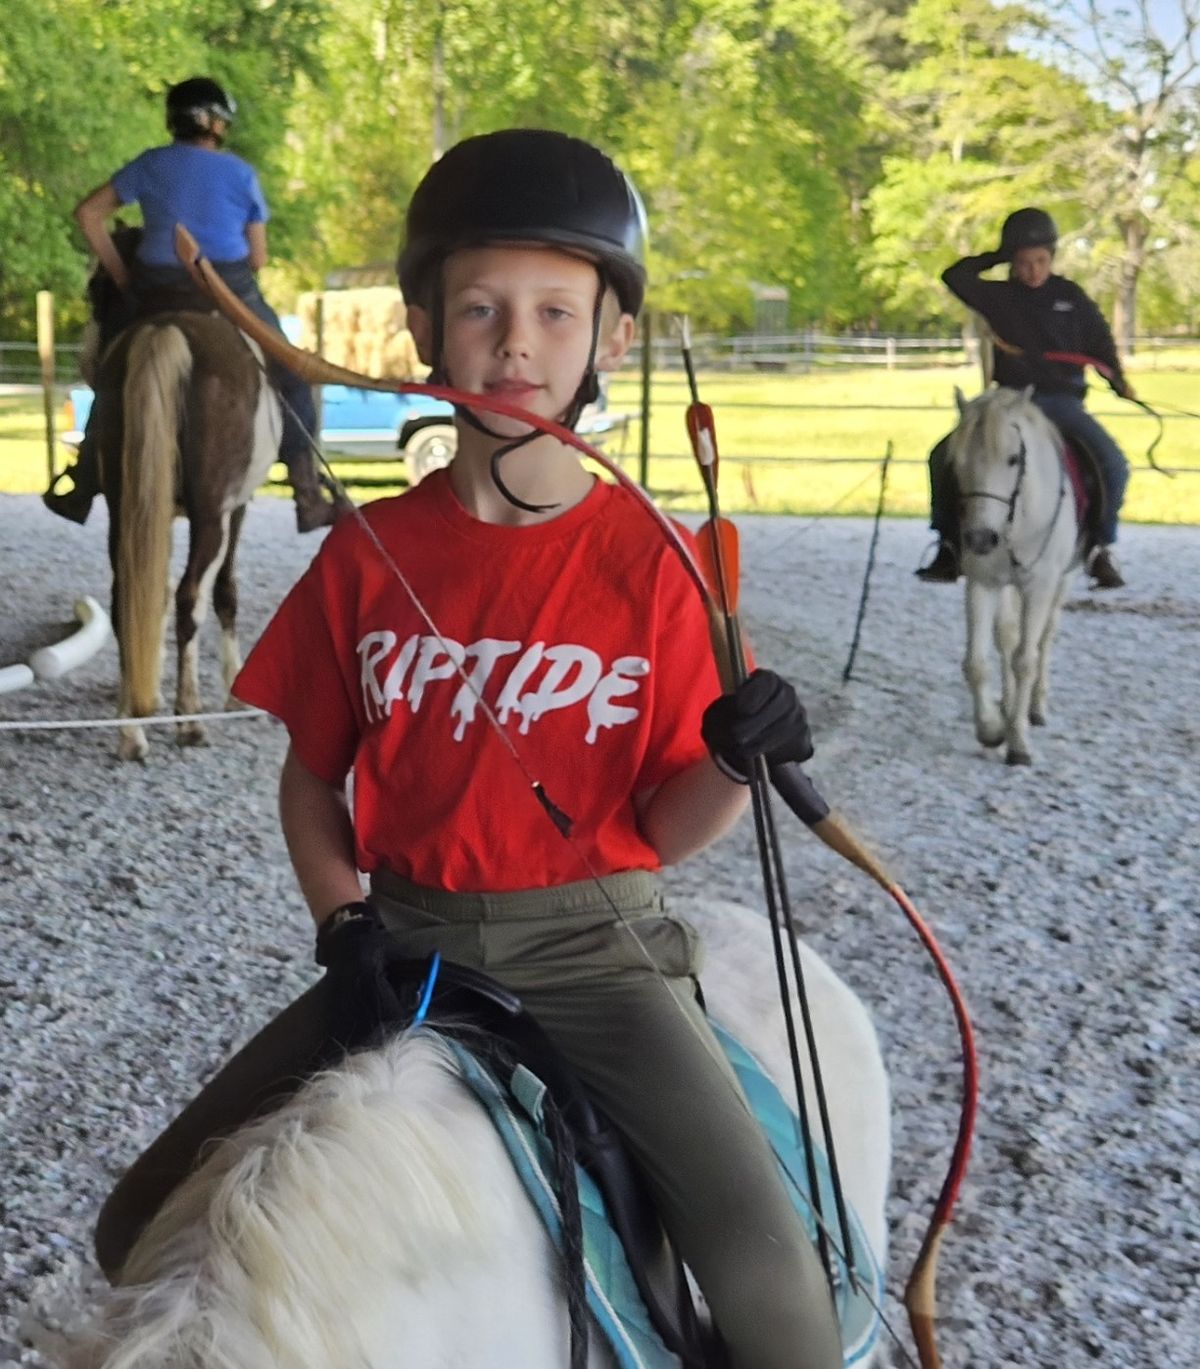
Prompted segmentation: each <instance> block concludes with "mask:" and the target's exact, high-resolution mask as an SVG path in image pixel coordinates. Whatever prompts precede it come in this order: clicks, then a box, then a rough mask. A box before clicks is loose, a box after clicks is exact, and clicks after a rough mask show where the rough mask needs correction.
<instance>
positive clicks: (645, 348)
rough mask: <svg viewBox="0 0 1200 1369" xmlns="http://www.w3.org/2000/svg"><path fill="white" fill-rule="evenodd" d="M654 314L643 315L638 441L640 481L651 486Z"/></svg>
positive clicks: (647, 486)
mask: <svg viewBox="0 0 1200 1369" xmlns="http://www.w3.org/2000/svg"><path fill="white" fill-rule="evenodd" d="M653 353H654V315H653V314H652V313H651V312H650V310H649V309H647V310H646V311H645V313H644V314H643V315H642V431H641V434H640V438H639V443H638V483H639V484H640V485H641V486H642V488H643V489H649V488H650V377H651V375H652V374H653V371H654V356H653Z"/></svg>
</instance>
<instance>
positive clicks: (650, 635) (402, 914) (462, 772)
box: [234, 129, 842, 1369]
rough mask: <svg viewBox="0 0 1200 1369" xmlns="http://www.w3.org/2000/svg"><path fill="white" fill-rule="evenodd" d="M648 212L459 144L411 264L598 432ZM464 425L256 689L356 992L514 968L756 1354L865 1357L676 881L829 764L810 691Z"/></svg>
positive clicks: (497, 349)
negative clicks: (722, 649) (599, 401)
mask: <svg viewBox="0 0 1200 1369" xmlns="http://www.w3.org/2000/svg"><path fill="white" fill-rule="evenodd" d="M644 235H645V219H644V211H643V208H642V205H641V201H640V199H639V198H638V195H637V193H636V191H635V190H634V188H633V186H632V185H631V183H630V182H629V181H628V180H627V179H626V177H625V176H624V175H623V174H622V173H621V172H620V171H619V170H618V169H617V168H616V167H615V166H614V165H613V163H612V162H611V161H610V160H609V159H608V157H606V156H605V155H604V154H603V153H601V152H600V151H598V150H597V149H596V148H594V147H592V146H590V145H589V144H587V143H584V142H581V141H579V140H578V139H575V138H570V137H567V136H565V135H563V134H559V133H552V132H545V131H539V130H529V129H511V130H506V131H503V132H497V133H492V134H488V135H485V136H482V137H477V138H471V139H468V140H467V141H465V142H463V143H460V144H458V145H457V146H456V147H454V148H452V149H451V150H450V151H449V152H448V153H447V154H446V155H445V156H444V157H443V158H442V159H441V160H440V161H439V162H437V163H436V164H435V165H434V166H433V167H432V168H431V169H430V171H429V172H428V173H427V175H426V176H425V178H424V180H423V181H422V182H421V184H420V185H419V186H418V188H417V190H416V192H415V194H414V196H413V199H412V202H411V205H410V207H409V210H408V217H407V233H406V239H405V243H404V246H403V250H402V252H401V255H400V262H399V273H400V284H401V288H402V289H403V292H404V296H405V299H406V301H407V303H408V308H409V322H410V327H411V329H412V332H413V335H414V337H415V339H416V341H417V345H418V347H419V349H420V351H421V354H422V359H423V360H424V361H425V362H426V363H427V364H429V365H430V366H431V367H432V368H433V375H434V376H435V377H436V378H437V379H438V380H440V381H442V382H445V383H448V384H452V385H454V386H456V387H458V388H460V389H463V390H470V391H474V392H476V393H479V394H482V395H484V396H488V397H491V398H493V399H497V400H501V401H506V402H508V403H510V404H514V405H518V406H520V407H522V408H524V409H526V410H529V411H532V412H533V413H535V414H538V415H540V416H542V417H544V418H546V419H554V420H556V421H558V422H560V423H565V424H567V425H568V426H569V425H572V424H574V423H575V422H576V421H577V419H578V417H579V413H580V410H581V409H582V408H583V406H584V405H585V404H586V403H588V402H589V401H590V400H591V399H592V398H594V396H595V393H596V386H597V378H598V373H600V372H602V371H608V370H612V369H613V368H614V367H616V366H617V365H618V364H619V363H620V361H621V359H622V358H623V357H624V355H625V353H626V351H627V349H628V348H629V346H630V343H631V341H632V339H633V336H634V329H635V323H634V320H635V317H636V315H637V313H638V311H639V309H640V308H641V304H642V298H643V293H644V286H645V272H644V267H643V251H644ZM456 422H457V427H458V449H457V455H456V456H455V458H454V460H453V462H452V463H451V465H450V466H449V467H448V468H447V469H445V470H440V471H435V472H434V473H433V474H432V475H430V476H429V477H427V478H426V479H425V480H424V481H422V483H421V484H420V485H418V486H416V487H415V488H413V489H411V490H409V491H408V492H406V493H405V494H402V495H401V496H399V497H398V498H393V499H384V500H380V501H378V502H376V503H374V504H372V505H369V506H367V507H366V508H365V509H363V510H362V515H363V518H362V520H360V519H358V518H348V519H344V520H342V521H341V522H340V523H339V524H338V525H337V526H336V527H335V528H334V529H333V531H332V532H331V533H330V535H329V538H328V539H327V541H326V542H325V544H324V546H323V547H322V548H321V550H320V551H319V552H318V554H317V557H316V558H315V560H314V562H313V564H312V566H311V567H310V568H309V570H308V571H307V572H306V573H305V575H304V576H303V577H302V578H301V580H300V581H299V582H298V584H297V585H296V586H295V587H294V588H293V590H292V591H291V593H290V594H289V596H288V597H287V599H285V601H284V603H283V605H282V606H281V608H280V609H279V611H278V613H277V614H276V616H275V618H274V620H273V621H272V623H271V624H270V626H269V627H268V628H267V631H266V633H265V634H264V636H263V638H262V640H261V641H260V642H259V644H258V646H257V647H256V648H255V650H254V651H253V652H252V654H251V656H250V658H249V660H248V662H247V663H246V666H245V668H244V669H243V671H242V673H241V675H240V676H239V677H238V680H237V682H236V683H235V686H234V689H235V693H236V694H237V696H238V697H239V698H241V699H243V700H244V701H245V702H247V703H251V704H257V705H261V706H262V707H264V708H266V709H268V710H269V711H271V712H272V713H274V714H275V715H276V716H278V717H279V718H281V719H282V720H283V722H284V723H285V724H286V725H287V728H288V732H289V735H290V742H291V745H290V747H289V750H288V753H287V757H286V759H285V761H284V766H283V772H282V778H281V784H280V809H281V816H282V823H283V830H284V834H285V837H286V839H287V843H288V849H289V851H290V854H291V858H292V863H293V865H294V867H295V870H296V875H297V878H298V881H299V883H300V887H301V890H302V892H303V894H304V896H305V899H306V901H307V902H308V904H309V907H310V909H311V911H312V914H313V917H314V920H315V922H316V924H317V958H318V961H319V962H320V963H321V964H322V965H325V966H327V967H328V974H327V978H326V981H325V982H326V983H327V984H330V985H331V986H332V985H333V984H334V983H337V984H340V985H346V984H350V985H353V984H355V983H359V982H362V979H361V976H364V975H365V976H370V975H372V974H374V973H375V969H374V968H373V967H377V966H378V962H379V959H380V957H383V958H386V957H387V956H388V955H391V954H393V953H397V954H402V955H403V956H406V957H427V956H429V955H430V954H431V953H432V952H433V951H435V950H437V951H440V952H442V953H443V954H444V955H445V956H446V957H447V958H449V959H451V960H455V961H459V962H465V963H466V964H467V965H469V966H473V967H476V968H486V970H487V972H488V973H489V974H490V975H492V976H493V977H494V978H496V979H498V980H499V981H500V982H501V983H502V984H503V985H505V986H506V987H507V988H509V989H511V990H513V991H514V992H516V993H518V994H519V995H520V996H521V998H522V1000H523V1002H524V1004H525V1006H526V1008H527V1009H529V1010H530V1012H531V1013H532V1015H533V1017H534V1018H535V1019H536V1020H537V1021H538V1022H539V1023H540V1024H541V1026H542V1028H543V1029H544V1030H545V1031H546V1032H547V1033H548V1035H549V1036H550V1038H551V1039H552V1040H553V1041H554V1043H555V1044H556V1045H557V1046H558V1048H559V1049H560V1050H561V1051H562V1053H563V1054H564V1055H565V1056H566V1057H567V1059H568V1060H569V1061H570V1062H571V1063H572V1064H573V1065H574V1067H575V1069H576V1071H577V1072H578V1074H579V1075H580V1076H581V1078H582V1079H583V1081H584V1083H585V1084H586V1085H587V1087H588V1088H589V1089H590V1091H591V1093H592V1096H593V1098H594V1099H595V1101H596V1102H597V1103H598V1104H599V1105H600V1106H601V1108H603V1110H604V1111H605V1112H606V1113H607V1114H608V1116H609V1117H610V1118H611V1119H612V1120H613V1121H614V1122H615V1124H616V1125H617V1126H618V1127H619V1128H620V1130H621V1131H622V1132H623V1134H624V1136H625V1138H626V1140H627V1142H628V1144H629V1146H630V1147H631V1149H632V1151H633V1152H634V1154H635V1156H636V1158H637V1160H638V1162H639V1163H640V1165H641V1167H642V1169H643V1171H644V1173H645V1174H646V1176H647V1178H648V1180H649V1183H650V1187H651V1189H652V1191H653V1194H654V1196H655V1199H656V1201H657V1203H658V1206H659V1208H660V1212H661V1215H662V1217H663V1220H664V1223H665V1225H666V1227H667V1229H668V1231H669V1233H670V1235H671V1237H672V1238H673V1240H674V1242H675V1245H676V1247H677V1249H678V1251H679V1253H680V1255H681V1256H682V1258H683V1259H684V1260H685V1261H686V1262H687V1264H688V1265H689V1267H690V1268H691V1269H692V1271H693V1272H694V1274H695V1276H696V1278H697V1281H698V1282H699V1284H700V1287H701V1289H702V1290H703V1292H704V1294H705V1297H706V1299H707V1301H708V1304H709V1306H710V1308H711V1310H712V1313H713V1317H714V1321H715V1323H716V1325H717V1327H718V1329H719V1331H720V1333H721V1335H722V1337H723V1338H724V1341H725V1343H726V1345H727V1346H728V1349H729V1353H730V1356H731V1362H732V1364H733V1366H735V1369H776V1367H777V1369H833V1366H837V1365H840V1364H841V1363H842V1353H841V1343H840V1337H839V1333H838V1328H837V1325H836V1321H835V1318H834V1315H833V1311H832V1305H831V1300H830V1296H829V1290H828V1287H827V1285H826V1283H825V1281H824V1278H823V1275H822V1273H821V1270H820V1267H819V1265H818V1262H817V1259H816V1257H815V1255H814V1252H813V1250H812V1248H811V1246H810V1243H809V1241H808V1238H807V1236H806V1235H805V1232H804V1228H803V1226H802V1224H801V1222H800V1220H799V1218H798V1217H797V1215H796V1213H795V1211H794V1209H793V1207H792V1204H791V1201H790V1200H789V1198H788V1195H787V1193H786V1191H785V1189H784V1187H783V1184H782V1182H781V1180H780V1176H779V1171H778V1167H777V1163H776V1160H775V1158H774V1156H773V1154H772V1152H771V1149H770V1147H769V1145H768V1144H767V1142H766V1140H765V1139H764V1137H763V1135H762V1133H761V1131H760V1129H759V1127H758V1125H757V1123H756V1121H755V1120H754V1118H753V1116H752V1114H751V1112H750V1110H749V1107H748V1105H747V1103H746V1101H745V1098H744V1096H743V1095H742V1093H741V1091H740V1089H739V1087H738V1085H737V1083H736V1082H735V1079H734V1077H733V1075H732V1073H731V1071H730V1069H729V1067H728V1065H727V1064H726V1062H725V1060H724V1058H723V1056H722V1053H721V1051H720V1049H719V1047H718V1046H717V1044H716V1041H715V1039H714V1037H713V1036H712V1034H711V1031H710V1029H709V1026H708V1024H707V1021H706V1019H705V1017H704V1014H703V1012H702V1010H701V1009H700V1007H699V1005H698V1004H697V1001H696V975H697V973H698V971H699V967H700V951H699V947H698V945H697V940H696V936H695V933H694V932H692V930H691V929H690V928H689V926H688V925H687V924H686V923H685V922H683V921H681V920H679V919H677V918H675V917H674V916H672V915H671V914H670V913H669V912H668V911H667V909H666V907H665V904H664V900H663V894H662V890H661V888H660V884H659V878H658V872H659V870H660V868H661V867H662V866H663V865H666V864H671V863H674V862H676V861H679V860H682V859H684V858H685V857H686V856H688V855H690V854H692V853H693V852H695V851H697V850H699V849H701V848H702V847H704V846H707V845H708V844H709V843H710V842H712V841H713V840H715V839H716V838H717V837H719V836H721V835H722V834H724V833H725V832H727V831H728V830H729V829H730V828H731V827H732V825H733V823H734V822H735V821H736V820H737V818H738V817H739V816H740V815H741V814H742V812H743V811H744V809H745V807H746V802H747V790H746V787H745V783H744V776H746V774H747V773H748V769H749V767H750V766H751V765H752V764H753V757H755V756H756V755H760V754H761V755H765V756H766V757H767V759H768V761H769V762H771V763H776V762H783V761H787V760H795V761H800V760H805V759H807V758H808V756H809V755H811V750H812V748H811V741H810V736H809V730H808V724H807V720H806V717H805V712H804V709H803V707H802V706H801V704H800V702H799V700H798V699H797V697H796V694H795V691H794V690H793V689H792V687H791V686H790V685H789V684H787V683H786V682H785V681H784V680H782V679H781V678H780V677H778V676H777V675H774V674H773V673H771V672H769V671H757V672H755V674H754V675H753V676H752V677H751V679H750V680H749V681H748V682H747V684H746V686H744V687H743V688H741V689H740V690H738V691H737V692H735V693H734V694H731V695H724V696H721V695H720V686H719V684H718V679H717V674H716V670H715V667H714V665H713V663H712V656H711V650H710V646H709V629H708V622H707V617H706V613H705V610H704V607H703V605H702V603H701V600H700V597H699V595H698V594H697V592H696V589H695V587H694V585H693V584H692V583H691V581H690V579H689V577H688V576H687V574H686V573H685V571H684V569H683V566H682V563H681V561H680V558H679V556H678V554H677V552H676V551H675V550H674V549H672V548H671V547H670V546H669V545H668V544H667V543H666V541H665V539H664V537H663V536H662V534H661V531H660V530H659V529H658V528H657V527H656V526H655V525H654V524H653V523H652V521H651V519H650V518H649V516H648V514H647V512H646V511H645V509H644V508H642V507H640V506H639V504H638V503H637V501H636V500H634V499H633V497H632V496H631V495H630V494H629V493H628V492H627V491H625V490H623V489H621V488H620V487H619V486H616V485H610V484H607V483H604V482H602V481H599V480H597V479H596V478H595V477H594V476H592V475H591V474H589V473H588V472H587V471H586V470H585V469H584V468H583V467H582V466H581V464H580V462H579V458H578V456H577V455H576V454H575V452H574V451H573V450H572V449H571V448H569V447H567V446H565V445H563V444H561V443H560V442H558V441H557V440H556V439H555V438H553V437H551V436H549V435H547V434H544V433H542V432H540V431H539V430H537V429H533V428H531V427H529V425H527V424H525V423H523V422H521V421H519V420H517V419H514V418H510V417H502V416H497V415H494V414H487V413H484V414H476V413H475V412H472V411H468V410H467V409H460V410H459V412H458V416H457V420H456ZM368 529H369V531H368ZM684 535H685V536H686V535H687V534H684ZM435 624H436V626H434V625H435ZM514 750H515V752H516V754H515V755H514V754H513V753H514ZM351 773H353V781H354V789H353V793H354V800H353V810H352V811H351V808H350V807H349V805H348V801H347V790H346V784H347V778H348V776H349V775H350V774H351ZM542 782H544V783H545V790H544V791H543V790H542V788H541V784H542ZM551 796H552V799H553V802H551ZM555 805H561V808H563V809H566V810H567V812H569V814H570V819H569V824H570V827H569V835H568V834H567V825H568V820H567V819H566V818H565V815H564V814H563V813H562V812H561V811H560V809H559V808H557V807H555ZM360 870H362V871H365V872H367V873H368V875H369V879H370V893H369V901H364V900H363V894H362V888H361V884H360V875H359V871H360ZM330 992H331V994H332V992H333V989H332V987H331V989H330ZM351 992H353V991H352V990H351Z"/></svg>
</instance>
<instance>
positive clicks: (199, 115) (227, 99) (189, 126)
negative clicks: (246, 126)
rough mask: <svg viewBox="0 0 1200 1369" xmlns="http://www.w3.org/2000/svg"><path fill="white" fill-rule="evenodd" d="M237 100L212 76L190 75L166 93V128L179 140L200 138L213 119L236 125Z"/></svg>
mask: <svg viewBox="0 0 1200 1369" xmlns="http://www.w3.org/2000/svg"><path fill="white" fill-rule="evenodd" d="M236 113H237V101H236V100H235V99H234V98H233V96H232V95H230V94H229V93H228V92H227V91H226V90H225V89H224V88H223V87H222V86H219V85H218V84H217V82H216V81H214V80H213V79H212V78H211V77H210V76H191V77H189V78H188V79H187V80H186V81H180V82H179V84H178V85H174V86H171V88H170V89H169V90H168V91H167V129H168V130H169V131H170V133H171V134H172V135H173V136H174V137H176V138H199V137H202V136H203V135H204V134H206V133H211V132H212V131H213V128H212V126H213V120H214V119H222V120H223V121H224V122H225V123H227V124H231V123H233V118H234V115H235V114H236Z"/></svg>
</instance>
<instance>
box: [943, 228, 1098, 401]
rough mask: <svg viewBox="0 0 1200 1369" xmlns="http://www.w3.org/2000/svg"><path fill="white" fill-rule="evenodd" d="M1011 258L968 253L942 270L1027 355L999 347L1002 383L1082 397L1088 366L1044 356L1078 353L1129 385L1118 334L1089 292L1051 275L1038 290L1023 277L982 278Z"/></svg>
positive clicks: (967, 301) (952, 285)
mask: <svg viewBox="0 0 1200 1369" xmlns="http://www.w3.org/2000/svg"><path fill="white" fill-rule="evenodd" d="M1006 260H1007V258H1006V257H1003V256H1001V255H1000V253H999V252H985V253H984V254H983V255H982V256H980V257H964V258H963V259H962V260H961V261H956V262H955V263H954V265H953V266H951V267H948V268H947V269H946V270H945V271H943V272H942V280H943V281H944V282H945V284H946V286H947V288H948V289H950V290H951V291H952V292H953V293H954V294H955V295H957V296H958V298H959V299H960V300H962V302H963V303H964V304H967V305H969V306H970V307H971V308H972V309H974V310H976V311H977V312H978V313H980V314H982V315H983V317H984V318H985V319H986V320H987V321H988V323H989V324H990V326H991V329H992V332H993V333H995V334H996V336H997V337H998V338H1000V339H1001V340H1002V341H1003V342H1008V343H1011V344H1012V345H1013V346H1014V347H1020V348H1021V350H1022V351H1023V352H1025V353H1026V355H1025V356H1019V357H1013V356H1009V355H1008V354H1007V353H1005V352H1002V351H1001V350H1000V348H999V347H997V348H996V353H995V372H994V374H995V380H996V383H997V384H998V385H1006V386H1009V387H1011V388H1012V389H1014V390H1021V389H1024V387H1025V386H1026V385H1035V386H1036V387H1037V388H1038V389H1039V390H1043V391H1046V392H1047V393H1051V394H1057V393H1062V392H1063V391H1067V392H1069V393H1071V394H1077V395H1082V394H1084V393H1085V391H1086V390H1087V384H1086V382H1085V380H1084V375H1083V367H1082V366H1072V365H1068V364H1066V363H1065V362H1057V361H1041V360H1039V358H1040V357H1041V355H1042V353H1044V352H1078V353H1082V354H1083V355H1085V356H1089V357H1095V358H1096V360H1097V361H1102V362H1103V363H1104V364H1105V365H1106V366H1108V367H1109V368H1110V369H1111V370H1112V373H1113V379H1112V381H1110V382H1109V383H1110V384H1112V385H1113V388H1114V389H1116V388H1117V387H1118V386H1120V385H1123V384H1124V376H1123V375H1122V372H1121V363H1120V361H1119V360H1118V359H1117V348H1116V344H1115V343H1114V342H1113V335H1112V333H1111V332H1110V331H1109V327H1108V324H1107V323H1105V321H1104V316H1103V315H1102V314H1101V313H1100V310H1099V309H1098V308H1097V307H1096V305H1095V304H1094V303H1093V302H1092V300H1091V299H1089V298H1088V296H1087V295H1086V294H1085V293H1084V292H1083V290H1081V289H1080V288H1079V286H1078V285H1076V284H1075V282H1074V281H1070V280H1067V279H1066V278H1065V277H1063V276H1051V277H1050V278H1049V280H1047V281H1046V283H1045V284H1044V285H1040V286H1038V288H1037V289H1036V290H1031V289H1030V288H1029V287H1028V286H1027V285H1022V284H1021V282H1020V281H1018V280H980V279H979V276H980V273H981V272H983V271H986V270H988V269H989V268H990V267H993V266H998V265H999V264H1000V263H1001V262H1002V261H1006Z"/></svg>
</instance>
